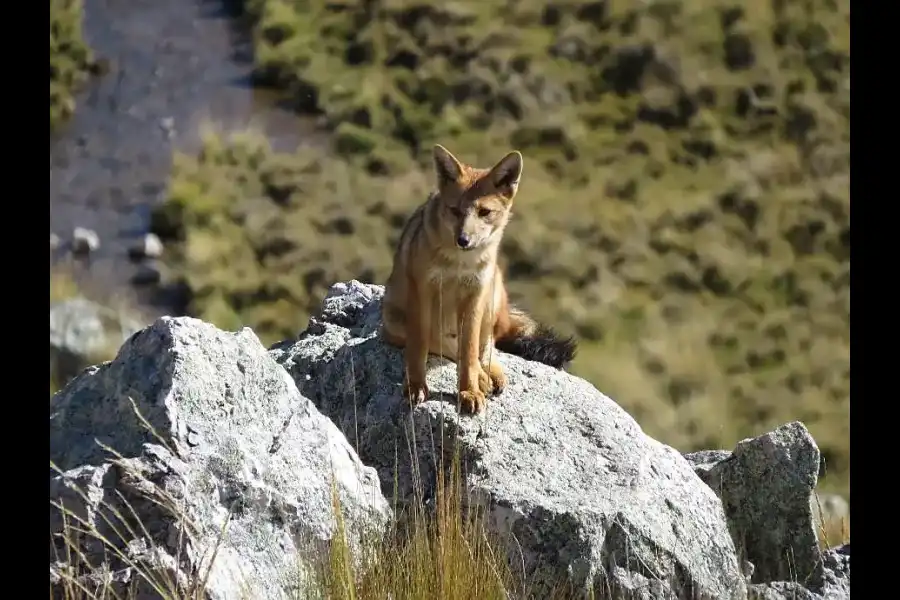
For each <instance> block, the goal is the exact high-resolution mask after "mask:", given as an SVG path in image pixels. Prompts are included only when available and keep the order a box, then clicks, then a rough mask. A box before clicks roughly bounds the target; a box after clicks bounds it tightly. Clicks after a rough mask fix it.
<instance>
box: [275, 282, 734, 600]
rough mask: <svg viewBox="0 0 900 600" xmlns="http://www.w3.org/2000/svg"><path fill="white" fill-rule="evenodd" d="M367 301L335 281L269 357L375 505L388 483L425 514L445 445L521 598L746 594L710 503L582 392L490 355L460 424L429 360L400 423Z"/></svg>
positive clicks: (709, 496) (394, 360)
mask: <svg viewBox="0 0 900 600" xmlns="http://www.w3.org/2000/svg"><path fill="white" fill-rule="evenodd" d="M382 294H383V288H382V287H381V286H377V285H365V284H362V283H359V282H357V281H351V282H349V283H339V284H336V285H335V286H333V287H332V289H331V290H330V292H329V295H328V297H327V298H326V300H325V302H324V304H323V307H322V311H321V314H320V315H318V316H316V317H314V318H312V319H311V320H310V326H309V327H308V329H307V330H306V331H305V332H304V333H303V334H302V335H301V336H300V339H299V340H297V341H296V342H290V341H289V342H283V343H281V344H277V345H276V346H274V347H273V348H272V349H271V350H270V353H271V355H272V356H273V357H275V358H276V360H278V362H279V363H281V364H282V365H284V367H285V368H286V369H287V370H288V371H289V372H290V373H291V374H292V375H293V377H294V380H295V381H296V382H297V385H298V387H300V388H301V389H302V391H303V393H304V394H305V395H306V396H308V397H309V398H311V399H312V400H313V401H314V402H315V403H316V405H317V406H318V407H319V409H320V410H321V411H322V412H324V413H325V414H326V415H328V416H330V417H331V418H332V420H334V421H335V423H337V424H338V426H339V427H340V428H341V429H342V431H344V432H345V434H346V435H347V437H348V438H349V439H350V440H351V441H353V442H355V444H356V447H357V451H358V452H359V453H360V456H361V457H362V459H363V460H364V461H365V462H366V463H367V464H371V465H373V466H374V467H375V468H376V469H377V470H378V474H379V476H380V478H381V484H382V490H383V491H384V492H385V494H387V495H392V494H393V489H394V484H395V483H396V484H397V488H398V496H399V498H398V500H399V503H400V504H399V505H400V506H401V507H403V506H407V505H408V503H409V501H410V500H411V498H412V497H413V495H414V494H415V493H416V492H417V491H418V490H419V489H420V490H421V491H422V493H423V494H424V496H425V500H426V502H428V501H430V500H431V499H432V498H433V496H434V492H433V488H434V482H435V480H436V475H437V473H439V472H444V473H445V472H446V466H447V465H448V464H449V462H450V461H449V460H442V459H449V458H450V456H451V446H452V445H453V444H454V442H455V447H456V448H458V449H459V451H460V454H459V456H460V461H461V464H463V465H466V467H467V471H466V474H465V483H466V487H467V489H468V491H469V492H470V498H471V499H470V501H471V502H475V503H478V504H480V505H481V506H484V507H486V508H487V523H488V525H489V527H490V528H491V530H492V531H494V532H495V533H499V534H500V535H501V538H502V539H504V540H506V543H507V546H506V551H507V555H508V557H509V562H510V565H511V567H512V568H513V570H514V571H513V572H514V573H522V571H523V569H524V571H525V573H526V574H527V576H528V577H529V581H530V582H533V583H534V589H533V593H534V594H536V595H535V597H548V595H547V593H548V591H549V588H550V587H551V586H553V585H555V584H557V583H559V582H561V581H565V580H568V582H569V583H571V584H574V586H575V588H576V589H583V590H587V589H590V588H593V590H594V591H595V592H597V593H599V596H600V597H609V595H610V593H609V592H610V590H611V589H612V590H614V593H613V596H614V597H622V596H625V595H631V596H632V597H646V598H651V597H652V598H692V599H693V598H716V599H728V598H743V597H745V596H746V589H745V584H744V579H743V576H742V574H741V571H740V568H739V563H738V560H737V556H736V553H735V549H734V545H733V542H732V540H731V538H730V536H729V534H728V529H727V525H726V522H725V515H724V513H723V510H722V504H721V502H720V501H719V500H718V498H716V496H715V494H714V493H713V492H712V491H711V490H710V489H709V488H708V487H707V486H705V485H704V484H703V482H702V481H701V480H700V479H699V478H697V477H696V475H695V474H694V472H693V471H692V469H691V466H690V464H689V463H688V462H687V461H686V460H685V459H684V458H683V457H682V456H681V455H680V454H679V453H678V452H676V451H675V450H673V449H672V448H670V447H668V446H665V445H663V444H661V443H659V442H657V441H655V440H653V439H651V438H650V437H648V436H647V435H645V434H644V433H643V431H642V430H641V428H640V427H639V426H638V424H637V423H636V422H635V421H634V419H632V418H631V417H630V416H629V415H628V414H627V413H626V412H625V411H624V410H622V409H621V408H620V407H619V406H618V405H617V404H616V403H615V402H613V401H612V400H610V399H609V398H607V397H606V396H604V395H603V394H601V393H600V392H598V391H597V390H596V389H595V388H594V387H593V386H591V385H590V384H588V383H587V382H585V381H584V380H582V379H579V378H577V377H574V376H572V375H569V374H566V373H564V372H561V371H558V370H556V369H552V368H550V367H546V366H544V365H541V364H538V363H534V362H528V361H525V360H522V359H519V358H518V357H514V356H511V355H506V354H503V353H500V352H498V353H497V357H498V360H499V361H500V362H501V363H502V364H503V365H504V367H505V368H506V372H507V375H508V377H509V385H508V387H507V389H506V390H505V391H504V392H503V394H501V395H500V396H497V397H494V398H493V399H491V400H490V401H489V402H488V406H487V410H486V411H485V413H484V414H482V415H479V416H477V417H472V416H470V415H462V416H461V415H460V414H459V412H458V409H457V407H456V404H455V398H454V393H455V389H456V367H455V365H453V364H452V363H446V362H445V363H443V364H442V363H441V362H440V361H439V359H437V358H435V357H432V359H431V360H430V368H429V373H428V384H429V387H430V389H431V390H432V397H431V398H430V399H429V400H427V401H426V402H424V403H422V404H420V405H419V406H417V407H416V408H414V409H413V410H412V411H410V409H409V408H408V404H407V403H406V401H405V400H403V399H402V397H401V394H400V382H401V379H402V377H401V371H402V365H403V361H402V353H401V352H400V351H399V350H397V349H396V348H392V347H390V346H388V345H387V344H385V343H383V342H382V341H381V340H380V339H379V337H378V334H377V332H378V329H379V325H380V316H379V307H380V302H381V297H382ZM441 394H444V395H445V396H444V397H441ZM411 448H415V452H416V456H417V459H415V460H414V459H412V458H411V456H412V454H413V453H412V452H411V451H410V449H411ZM395 461H396V465H397V470H396V472H395V468H394V467H395ZM416 480H418V481H421V486H416V485H414V481H416Z"/></svg>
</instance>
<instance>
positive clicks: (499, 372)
mask: <svg viewBox="0 0 900 600" xmlns="http://www.w3.org/2000/svg"><path fill="white" fill-rule="evenodd" d="M485 372H486V375H487V377H488V378H489V379H490V382H491V388H492V391H493V392H494V393H495V394H499V393H500V392H502V391H503V389H504V388H505V387H506V373H504V372H503V367H501V366H500V364H499V363H495V362H494V363H491V364H489V365H488V366H487V367H486V368H485Z"/></svg>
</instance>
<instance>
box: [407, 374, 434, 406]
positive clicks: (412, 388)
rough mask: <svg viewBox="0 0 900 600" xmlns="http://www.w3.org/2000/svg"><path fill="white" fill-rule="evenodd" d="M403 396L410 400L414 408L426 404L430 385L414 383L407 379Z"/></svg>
mask: <svg viewBox="0 0 900 600" xmlns="http://www.w3.org/2000/svg"><path fill="white" fill-rule="evenodd" d="M403 396H404V397H405V398H406V399H407V400H409V403H410V404H411V405H412V406H415V405H417V404H421V403H422V402H425V399H426V398H428V385H427V384H426V383H425V382H424V381H422V382H413V381H409V380H408V379H405V380H404V381H403Z"/></svg>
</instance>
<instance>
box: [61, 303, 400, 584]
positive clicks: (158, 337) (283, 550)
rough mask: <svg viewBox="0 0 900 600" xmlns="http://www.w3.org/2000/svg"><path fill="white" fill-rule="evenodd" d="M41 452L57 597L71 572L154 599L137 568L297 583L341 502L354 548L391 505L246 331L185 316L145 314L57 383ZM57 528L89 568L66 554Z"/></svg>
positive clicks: (170, 577) (328, 538)
mask: <svg viewBox="0 0 900 600" xmlns="http://www.w3.org/2000/svg"><path fill="white" fill-rule="evenodd" d="M138 415H140V416H138ZM50 458H51V462H52V463H55V465H56V467H58V469H59V470H58V471H57V470H53V469H51V473H50V477H51V481H50V499H51V511H50V529H51V534H54V535H53V541H52V543H51V548H50V552H51V555H50V561H51V582H53V581H56V582H57V592H58V595H62V592H61V590H62V588H63V587H64V586H65V583H66V581H69V582H70V583H71V579H72V578H73V577H76V576H77V577H78V578H79V583H81V584H82V585H85V586H95V585H97V586H99V585H100V584H101V583H102V582H103V581H104V580H105V582H106V583H105V584H104V585H108V586H112V587H113V591H116V589H124V587H126V586H131V585H136V586H137V588H138V590H139V591H141V590H142V591H143V592H144V593H146V594H147V596H145V597H153V598H156V597H160V595H159V593H158V590H156V591H154V590H153V589H152V588H153V585H151V584H150V583H149V582H148V581H145V580H143V579H142V578H141V577H140V576H139V574H138V571H140V572H143V573H148V574H149V575H150V576H151V577H150V578H151V579H153V580H154V581H155V583H156V584H157V585H162V584H160V583H159V582H164V583H165V582H182V583H183V584H184V585H189V584H192V583H193V584H196V582H198V581H203V576H204V575H206V574H207V573H208V577H207V578H206V580H205V590H204V591H205V594H206V597H209V598H220V599H226V598H228V599H231V598H239V597H242V596H241V592H242V590H251V591H252V592H253V593H254V594H257V595H260V594H261V596H260V597H263V598H287V597H296V596H297V594H298V590H297V587H298V586H300V585H302V584H303V578H304V577H306V576H309V575H311V574H312V569H314V568H315V566H316V564H315V563H316V561H317V560H319V558H320V557H322V556H327V550H328V549H329V548H330V544H331V542H332V541H333V540H334V539H335V536H336V535H337V533H336V532H337V531H338V525H339V520H338V517H339V516H342V517H343V525H344V527H345V529H346V532H347V538H348V541H349V544H350V547H351V552H353V553H354V554H353V556H355V557H357V558H358V548H359V546H360V543H361V542H362V538H363V537H365V536H367V535H370V534H371V535H381V534H383V532H384V527H385V525H386V524H387V522H388V520H389V519H390V518H391V510H390V507H389V505H388V503H387V501H386V500H385V498H384V496H383V495H382V494H381V492H380V490H379V485H378V478H377V476H376V474H375V472H374V471H373V470H372V469H371V468H369V467H366V466H364V465H363V463H361V462H360V460H359V458H358V457H357V454H356V452H355V451H354V450H353V448H352V447H351V446H350V445H349V444H348V442H347V440H346V439H345V437H344V436H343V434H341V432H340V431H338V429H337V428H336V427H335V426H334V424H333V423H332V422H331V421H330V420H329V419H328V418H327V417H325V416H323V415H322V414H321V413H319V411H317V410H316V408H315V406H313V405H312V403H310V401H309V400H307V399H306V398H304V397H303V396H302V395H301V394H300V392H299V391H298V390H297V387H296V385H295V384H294V382H293V381H292V380H291V378H290V377H289V376H288V374H287V372H286V371H285V370H284V369H283V368H281V367H280V366H278V365H277V364H276V363H275V361H273V360H272V358H271V357H270V356H269V355H268V354H267V352H266V350H265V348H264V347H263V346H262V345H261V344H260V342H259V340H258V339H257V337H256V336H255V335H254V334H253V332H251V331H250V330H249V329H244V330H242V331H239V332H237V333H226V332H223V331H220V330H218V329H216V328H215V327H213V326H212V325H209V324H206V323H204V322H202V321H199V320H196V319H190V318H177V319H173V318H168V317H164V318H162V319H159V320H157V321H156V322H155V323H153V324H152V325H151V326H150V327H147V328H145V329H143V330H141V331H139V332H138V333H136V334H135V335H134V336H132V337H131V338H130V339H128V340H127V342H126V343H125V344H124V345H123V346H122V348H121V349H120V351H119V353H118V356H117V357H116V359H115V360H114V361H112V362H109V363H105V364H102V365H100V366H95V367H91V368H89V369H87V370H86V371H84V372H83V373H82V374H80V375H79V376H78V377H77V378H75V379H74V380H73V381H71V382H70V383H69V385H67V386H66V387H65V388H64V389H63V390H61V391H60V392H59V393H58V394H56V395H55V396H54V397H53V398H52V399H51V404H50ZM335 501H336V502H335ZM54 503H62V505H64V506H65V509H66V512H65V514H63V513H62V512H61V511H59V510H57V509H56V508H55V507H54V506H53V504H54ZM336 504H337V505H338V506H339V509H340V513H337V512H336V510H335V505H336ZM116 514H118V515H121V516H122V518H124V519H125V520H126V521H127V522H128V524H129V525H128V526H124V525H123V524H122V522H121V521H120V520H118V519H119V517H117V516H114V515H116ZM138 521H139V522H140V523H138ZM79 528H80V529H83V530H86V531H87V532H88V533H86V534H79V533H78V532H77V529H79ZM65 538H68V539H69V541H70V542H71V543H73V544H77V545H78V547H79V549H80V551H81V553H82V556H83V558H84V559H85V560H86V561H87V562H88V563H89V566H87V567H86V565H85V564H84V563H83V562H82V563H80V564H73V563H71V562H67V556H70V554H69V553H68V552H67V548H66V540H65ZM101 539H106V540H107V541H105V542H104V541H101ZM213 558H214V559H215V560H213ZM210 565H211V566H210ZM301 596H302V593H301ZM139 597H140V596H139ZM178 597H186V596H184V595H183V594H179V595H178ZM191 597H194V596H191Z"/></svg>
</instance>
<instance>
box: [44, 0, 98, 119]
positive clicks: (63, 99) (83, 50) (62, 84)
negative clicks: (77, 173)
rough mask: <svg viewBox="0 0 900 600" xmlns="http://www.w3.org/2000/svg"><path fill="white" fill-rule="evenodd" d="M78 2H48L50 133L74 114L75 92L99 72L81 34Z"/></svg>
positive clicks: (72, 0)
mask: <svg viewBox="0 0 900 600" xmlns="http://www.w3.org/2000/svg"><path fill="white" fill-rule="evenodd" d="M82 18H83V11H82V2H81V0H50V131H51V132H54V131H56V130H57V129H58V128H59V126H60V125H61V124H62V123H63V122H65V120H66V119H68V118H69V117H70V116H71V115H72V113H73V112H75V97H74V96H75V92H76V91H77V90H78V88H79V87H80V86H81V85H82V84H83V83H84V81H85V80H86V79H87V77H88V75H89V73H91V72H92V71H93V70H96V69H97V68H99V64H98V63H97V62H95V61H94V58H93V55H92V53H91V50H90V48H88V46H87V44H85V43H84V39H83V37H82V33H81V21H82Z"/></svg>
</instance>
